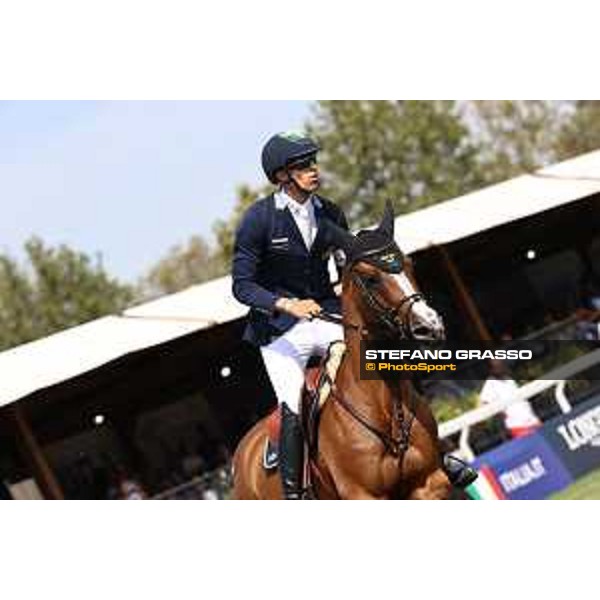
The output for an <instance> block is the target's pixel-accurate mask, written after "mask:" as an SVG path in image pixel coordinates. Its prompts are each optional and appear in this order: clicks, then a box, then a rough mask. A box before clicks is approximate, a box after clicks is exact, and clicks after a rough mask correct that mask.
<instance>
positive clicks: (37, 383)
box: [0, 151, 600, 406]
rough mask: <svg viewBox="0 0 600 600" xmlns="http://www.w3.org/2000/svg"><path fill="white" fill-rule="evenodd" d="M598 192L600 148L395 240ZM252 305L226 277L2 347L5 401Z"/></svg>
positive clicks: (447, 233)
mask: <svg viewBox="0 0 600 600" xmlns="http://www.w3.org/2000/svg"><path fill="white" fill-rule="evenodd" d="M599 192H600V151H596V152H591V153H589V154H584V155H582V156H579V157H577V158H575V159H572V160H569V161H565V162H563V163H559V164H557V165H553V166H551V167H547V168H545V169H541V170H539V171H537V172H535V173H533V174H530V175H523V176H521V177H516V178H515V179H511V180H509V181H506V182H503V183H500V184H497V185H494V186H490V187H488V188H485V189H482V190H479V191H477V192H473V193H471V194H467V195H465V196H461V197H460V198H455V199H453V200H448V201H446V202H442V203H439V204H435V205H433V206H431V207H429V208H425V209H423V210H419V211H416V212H414V213H410V214H407V215H402V216H400V217H398V218H397V219H396V238H397V240H398V243H399V244H400V246H401V247H402V248H403V250H404V251H406V252H407V253H413V252H416V251H418V250H422V249H425V248H427V247H429V246H431V245H434V244H436V245H440V244H446V243H449V242H453V241H456V240H459V239H463V238H465V237H468V236H470V235H474V234H477V233H479V232H481V231H485V230H487V229H491V228H493V227H497V226H499V225H502V224H505V223H509V222H511V221H515V220H517V219H521V218H524V217H528V216H531V215H534V214H539V213H542V212H545V211H548V210H550V209H552V208H557V207H559V206H562V205H565V204H568V203H570V202H575V201H577V200H582V199H584V198H587V197H589V196H591V195H593V194H597V193H599ZM246 311H247V308H246V307H244V306H242V305H241V304H239V303H238V302H237V301H236V300H235V299H234V298H233V296H232V295H231V278H230V277H222V278H220V279H216V280H214V281H210V282H208V283H205V284H201V285H196V286H192V287H191V288H188V289H186V290H184V291H182V292H178V293H176V294H172V295H169V296H165V297H163V298H160V299H158V300H155V301H152V302H148V303H146V304H143V305H140V306H136V307H133V308H130V309H129V310H126V311H125V312H124V313H123V314H122V315H114V316H108V317H104V318H101V319H97V320H95V321H92V322H90V323H85V324H83V325H80V326H78V327H73V328H71V329H68V330H65V331H61V332H59V333H56V334H54V335H51V336H48V337H46V338H42V339H40V340H36V341H34V342H30V343H28V344H23V345H21V346H18V347H16V348H13V349H10V350H6V351H5V352H2V353H0V381H1V382H2V385H1V386H0V406H2V405H5V404H8V403H10V402H14V401H16V400H19V399H20V398H24V397H26V396H28V395H30V394H32V393H34V392H36V391H38V390H40V389H43V388H45V387H48V386H51V385H54V384H57V383H60V382H61V381H66V380H68V379H71V378H73V377H76V376H77V375H81V374H82V373H85V372H87V371H90V370H92V369H94V368H97V367H99V366H101V365H103V364H107V363H109V362H110V361H112V360H115V359H117V358H119V357H122V356H125V355H127V354H130V353H133V352H136V351H139V350H143V349H145V348H149V347H152V346H155V345H158V344H161V343H163V342H167V341H169V340H173V339H176V338H178V337H181V336H184V335H186V334H189V333H192V332H194V331H199V330H201V329H206V328H208V327H211V326H213V325H216V324H220V323H226V322H229V321H232V320H235V319H237V318H240V317H242V316H243V315H244V314H245V313H246Z"/></svg>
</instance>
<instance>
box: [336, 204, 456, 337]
mask: <svg viewBox="0 0 600 600" xmlns="http://www.w3.org/2000/svg"><path fill="white" fill-rule="evenodd" d="M332 231H333V237H334V244H335V245H337V246H338V247H340V248H341V249H342V250H344V253H345V254H346V266H345V268H344V277H343V292H342V293H343V297H344V300H345V304H347V305H348V304H351V305H352V306H355V307H356V308H357V310H358V311H359V313H360V316H361V317H362V320H363V321H364V323H365V326H366V328H367V329H368V331H369V337H371V338H379V339H383V338H398V337H400V338H402V339H411V340H441V339H443V338H444V325H443V322H442V319H441V317H440V316H439V315H438V313H437V312H436V311H435V310H433V309H432V308H431V307H430V306H429V305H428V304H427V302H426V301H425V299H424V297H423V295H422V294H421V293H420V292H419V290H418V287H417V284H416V281H415V278H414V275H413V270H412V263H411V261H410V259H408V258H406V257H405V256H404V254H403V253H402V251H401V250H400V248H399V247H398V245H397V244H396V242H395V241H394V213H393V209H392V206H391V203H390V202H388V203H387V204H386V207H385V212H384V215H383V218H382V220H381V223H380V224H379V226H378V227H377V228H376V229H367V230H363V231H359V232H358V233H357V234H356V235H352V234H351V233H348V232H347V231H344V230H342V229H340V228H339V227H336V226H333V227H332Z"/></svg>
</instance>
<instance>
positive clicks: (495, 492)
mask: <svg viewBox="0 0 600 600" xmlns="http://www.w3.org/2000/svg"><path fill="white" fill-rule="evenodd" d="M478 470H479V477H478V478H477V479H476V480H475V481H474V482H473V483H472V484H471V485H470V486H469V487H467V488H466V489H465V492H467V494H468V495H469V496H470V497H471V498H472V499H473V500H506V496H505V495H504V492H503V491H502V488H501V487H500V484H499V483H498V479H496V475H495V474H494V471H492V469H491V468H490V467H488V466H487V465H481V466H480V467H479V469H478Z"/></svg>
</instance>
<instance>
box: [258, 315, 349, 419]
mask: <svg viewBox="0 0 600 600" xmlns="http://www.w3.org/2000/svg"><path fill="white" fill-rule="evenodd" d="M343 339H344V330H343V328H342V326H341V325H338V324H336V323H328V322H327V321H321V320H320V319H315V320H313V321H308V320H307V319H303V320H301V321H298V323H296V324H295V325H294V326H293V327H292V328H291V329H288V331H286V332H285V333H284V334H283V335H282V336H280V337H278V338H277V339H276V340H274V341H273V342H271V343H270V344H269V345H267V346H263V347H262V348H261V349H260V352H261V354H262V357H263V361H264V363H265V367H266V368H267V373H268V374H269V378H270V379H271V384H272V385H273V389H274V390H275V394H276V396H277V401H278V402H279V403H281V402H285V403H286V404H287V405H288V406H289V408H290V409H291V410H293V411H294V412H295V413H296V414H298V408H299V405H300V394H301V392H302V386H303V384H304V369H305V367H306V363H307V362H308V359H309V358H310V357H311V356H313V355H318V356H324V355H325V353H326V352H327V348H329V345H330V344H331V343H332V342H335V341H337V340H343Z"/></svg>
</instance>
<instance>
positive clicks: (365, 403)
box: [336, 303, 408, 417]
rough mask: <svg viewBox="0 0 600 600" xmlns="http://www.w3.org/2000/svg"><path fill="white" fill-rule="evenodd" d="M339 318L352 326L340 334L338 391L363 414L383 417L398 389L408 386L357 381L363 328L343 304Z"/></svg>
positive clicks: (361, 320) (355, 314)
mask: <svg viewBox="0 0 600 600" xmlns="http://www.w3.org/2000/svg"><path fill="white" fill-rule="evenodd" d="M343 314H344V319H345V320H346V321H347V324H351V325H352V326H351V327H346V329H345V332H344V341H345V343H346V353H345V355H344V360H343V362H342V364H341V366H340V369H339V371H338V377H337V378H336V383H337V384H338V389H339V390H340V391H341V392H342V393H344V394H346V395H348V396H349V400H351V401H352V403H353V404H354V405H355V406H357V407H360V406H362V408H364V409H365V410H367V412H369V413H373V414H379V415H381V416H382V417H383V416H385V414H387V413H388V412H389V408H390V405H391V401H392V398H393V396H394V395H398V394H400V390H401V386H402V385H403V384H404V383H408V382H401V383H400V385H399V386H396V385H394V383H395V382H392V385H390V384H389V382H386V381H384V380H383V379H379V378H378V379H361V378H360V373H361V368H360V366H361V353H360V341H361V337H362V331H364V330H366V328H367V324H366V322H365V320H364V318H363V317H362V315H361V314H360V311H359V310H358V309H357V308H356V307H355V306H354V305H353V304H349V303H345V305H344V310H343ZM402 395H404V394H402Z"/></svg>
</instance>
